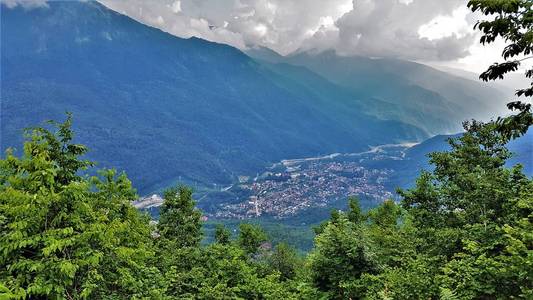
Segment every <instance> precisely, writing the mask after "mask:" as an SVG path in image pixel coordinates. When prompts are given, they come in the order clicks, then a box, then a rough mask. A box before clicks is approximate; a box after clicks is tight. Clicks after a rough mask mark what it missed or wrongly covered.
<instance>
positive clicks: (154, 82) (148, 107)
mask: <svg viewBox="0 0 533 300" xmlns="http://www.w3.org/2000/svg"><path fill="white" fill-rule="evenodd" d="M1 66H2V68H1V78H2V80H1V92H2V93H1V100H2V101H1V120H0V126H1V127H0V129H1V137H0V150H2V151H4V150H5V149H6V148H8V147H14V148H16V149H17V148H18V149H19V151H20V147H21V142H22V130H23V128H25V127H27V126H30V125H39V124H42V123H43V121H45V120H48V119H55V120H62V119H64V118H65V112H66V111H68V112H72V113H73V115H74V129H75V132H76V133H77V137H76V141H78V142H81V143H83V144H86V145H87V146H88V147H89V148H90V152H89V154H88V158H89V159H92V160H95V161H98V162H99V163H100V165H99V166H100V167H115V168H117V169H119V170H124V171H126V172H127V174H128V176H129V177H130V178H131V179H132V181H133V183H134V186H135V187H136V188H137V189H138V191H139V193H141V194H147V193H151V192H153V191H155V190H158V189H160V188H163V187H165V186H168V185H171V184H173V183H175V182H177V181H180V182H184V183H187V184H194V185H195V186H197V187H200V188H201V187H209V186H211V185H213V184H221V185H222V184H229V183H232V182H234V181H235V180H236V179H237V178H238V176H240V175H252V174H254V173H255V172H257V171H258V170H260V169H262V168H264V167H265V166H266V165H268V164H270V163H272V162H275V161H279V160H282V159H290V158H300V157H308V156H316V155H323V154H329V153H335V152H356V151H363V150H365V149H367V148H368V147H369V146H371V145H379V144H387V143H400V142H407V141H408V142H418V141H422V140H424V139H427V138H429V137H431V136H433V135H435V134H443V133H454V132H457V131H458V130H459V128H460V123H461V121H462V120H464V119H467V118H482V119H483V118H485V119H486V118H487V117H489V116H492V115H494V114H496V111H498V110H499V109H500V107H503V103H505V102H506V99H502V98H501V97H500V95H501V93H499V92H498V91H497V90H492V89H487V88H486V87H484V86H482V85H480V84H478V83H476V82H474V81H470V80H464V79H461V78H459V77H456V76H453V75H450V74H447V73H444V72H441V71H438V70H435V69H432V68H430V67H428V66H425V65H421V64H418V63H414V62H408V61H401V60H391V59H376V58H365V57H342V56H339V55H337V54H336V53H334V52H331V51H328V52H323V53H296V54H293V55H290V56H287V57H283V56H280V55H278V54H276V53H274V52H272V51H270V50H269V49H264V48H257V49H250V50H249V51H247V53H243V52H242V51H240V50H238V49H236V48H233V47H231V46H228V45H223V44H217V43H213V42H209V41H205V40H202V39H198V38H189V39H183V38H179V37H176V36H173V35H170V34H168V33H165V32H163V31H161V30H158V29H155V28H152V27H149V26H146V25H144V24H141V23H139V22H137V21H135V20H133V19H131V18H129V17H127V16H124V15H121V14H119V13H117V12H115V11H112V10H110V9H108V8H106V7H105V6H103V5H101V4H100V3H98V2H91V1H88V2H74V1H65V2H56V1H51V2H49V3H48V6H47V7H43V8H34V9H24V8H22V7H15V8H11V9H8V8H7V7H5V6H2V18H1Z"/></svg>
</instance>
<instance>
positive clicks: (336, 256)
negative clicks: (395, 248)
mask: <svg viewBox="0 0 533 300" xmlns="http://www.w3.org/2000/svg"><path fill="white" fill-rule="evenodd" d="M367 245H368V240H367V235H366V234H365V231H364V228H363V227H362V226H360V225H357V224H353V223H352V222H350V221H349V220H348V218H347V217H346V216H345V214H344V213H339V214H338V215H336V219H335V220H334V222H329V223H328V224H327V225H326V226H325V227H324V229H323V231H322V232H321V233H320V234H318V235H317V236H316V238H315V249H314V250H313V251H312V252H311V253H310V254H309V257H308V260H309V261H308V263H309V267H310V270H311V280H312V282H313V284H314V286H316V287H317V288H318V289H319V290H321V291H324V292H328V293H330V296H331V297H332V298H335V299H347V298H349V297H353V298H360V297H362V296H363V295H362V293H361V289H362V288H363V287H362V286H359V285H358V284H357V283H358V280H359V279H360V277H361V276H362V275H363V274H365V273H370V274H372V273H374V272H375V270H376V264H375V261H374V258H373V255H372V254H371V253H369V251H367V250H368V248H367Z"/></svg>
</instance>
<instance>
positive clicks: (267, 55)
mask: <svg viewBox="0 0 533 300" xmlns="http://www.w3.org/2000/svg"><path fill="white" fill-rule="evenodd" d="M247 53H248V54H249V55H250V56H252V57H254V58H256V59H258V60H259V61H262V62H263V63H264V64H266V65H274V66H279V65H280V64H290V65H295V66H303V67H305V68H306V69H307V70H309V71H311V72H314V73H315V74H316V75H319V76H321V77H323V78H327V80H328V81H330V83H331V84H334V85H335V86H336V87H337V88H336V89H335V91H334V92H333V93H329V94H327V95H325V97H327V98H329V99H336V98H337V97H338V95H337V93H338V92H337V91H339V90H343V91H344V94H345V95H347V97H348V98H349V99H350V100H349V101H350V102H351V105H352V106H355V105H359V106H360V108H361V109H363V110H364V111H365V112H367V113H369V114H371V115H373V116H375V117H378V118H380V119H384V120H396V121H401V122H404V123H408V124H412V125H415V126H417V127H418V128H421V129H423V130H424V131H425V133H426V134H428V135H437V134H443V133H453V132H457V131H459V130H460V129H461V123H462V121H464V120H467V119H472V118H475V119H483V120H488V119H489V118H490V117H494V116H497V115H499V114H500V113H501V112H502V111H504V110H505V103H506V101H507V100H508V99H507V98H506V97H505V96H504V94H503V93H502V92H500V91H499V90H496V89H493V88H490V87H487V86H486V85H483V84H481V83H480V82H475V81H472V80H465V79H464V78H460V77H457V76H454V75H451V74H449V73H445V72H442V71H439V70H436V69H433V68H431V67H428V66H425V65H422V64H419V63H415V62H409V61H403V60H397V59H378V58H367V57H360V56H352V57H350V56H340V55H338V54H336V53H335V51H332V50H330V51H325V52H320V53H314V52H299V53H295V54H292V55H289V56H286V57H283V56H281V55H279V54H277V53H275V52H274V51H272V50H270V49H266V48H260V47H259V48H252V49H250V50H249V51H247ZM293 77H294V78H299V76H298V75H296V74H293ZM312 85H313V84H309V86H312Z"/></svg>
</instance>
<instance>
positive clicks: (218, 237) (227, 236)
mask: <svg viewBox="0 0 533 300" xmlns="http://www.w3.org/2000/svg"><path fill="white" fill-rule="evenodd" d="M230 242H231V232H230V231H229V229H228V228H227V227H226V226H224V225H223V224H217V226H216V227H215V243H218V244H222V245H228V244H229V243H230Z"/></svg>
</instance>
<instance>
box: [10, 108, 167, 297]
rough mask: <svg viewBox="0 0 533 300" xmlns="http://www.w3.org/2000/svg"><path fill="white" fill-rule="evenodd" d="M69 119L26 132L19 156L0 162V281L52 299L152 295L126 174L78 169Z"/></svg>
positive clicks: (145, 232)
mask: <svg viewBox="0 0 533 300" xmlns="http://www.w3.org/2000/svg"><path fill="white" fill-rule="evenodd" d="M70 124H71V118H70V116H69V117H68V119H67V121H65V122H64V123H62V124H55V125H56V126H57V128H58V130H57V131H55V132H53V131H49V130H47V129H44V128H36V129H33V130H31V131H29V132H28V135H27V138H28V140H27V142H26V143H25V145H24V154H23V156H22V157H20V158H18V157H15V156H13V154H12V153H11V152H10V151H8V152H7V156H6V158H5V159H4V160H2V161H0V170H1V171H0V216H1V218H0V266H2V268H1V269H0V282H3V283H4V284H5V285H6V286H7V288H9V289H10V290H11V291H14V293H15V294H24V295H26V297H46V298H52V299H55V298H93V297H97V298H102V299H104V298H113V297H119V298H121V297H132V296H135V295H149V294H151V293H155V294H157V293H158V290H157V289H152V288H150V289H147V287H153V285H154V284H155V285H156V283H154V282H153V281H155V282H157V281H158V280H159V279H160V278H158V275H157V273H158V272H157V270H156V269H154V268H153V267H150V265H149V264H148V262H149V260H150V258H151V257H152V256H153V254H154V253H153V250H152V248H151V239H150V230H151V229H150V226H149V224H148V219H147V218H145V217H144V216H142V215H140V214H139V213H138V212H137V210H136V209H135V208H134V207H133V206H131V205H130V203H129V202H130V201H132V200H134V199H135V191H134V190H133V189H132V188H131V183H130V181H129V180H128V179H127V178H126V176H125V175H124V174H121V175H117V174H116V172H115V171H113V170H102V171H101V172H100V174H101V175H100V176H99V177H92V178H88V177H81V176H79V175H78V171H80V170H81V169H83V168H85V167H86V166H88V165H89V163H88V162H86V161H83V160H80V159H79V156H80V155H82V154H84V153H85V151H86V149H85V147H84V146H81V145H77V144H73V143H72V142H71V141H72V139H73V133H72V131H71V130H70ZM149 273H151V274H153V275H154V276H151V277H145V276H146V274H149ZM152 280H153V281H152Z"/></svg>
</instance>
